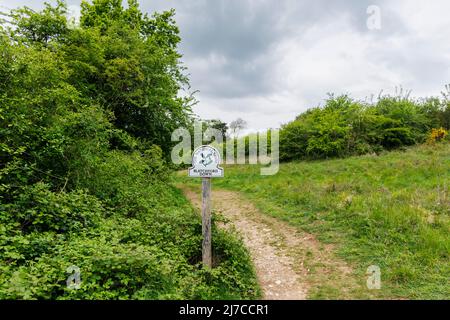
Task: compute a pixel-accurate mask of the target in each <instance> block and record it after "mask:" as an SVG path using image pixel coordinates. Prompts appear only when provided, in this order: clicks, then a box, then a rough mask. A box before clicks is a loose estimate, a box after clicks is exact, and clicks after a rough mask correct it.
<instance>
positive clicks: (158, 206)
mask: <svg viewBox="0 0 450 320" xmlns="http://www.w3.org/2000/svg"><path fill="white" fill-rule="evenodd" d="M65 12H66V5H65V3H64V2H62V1H58V2H57V5H56V6H55V7H52V6H50V5H48V4H47V5H45V8H44V10H43V11H41V12H35V11H31V10H30V9H26V8H24V9H20V10H16V11H14V12H13V15H12V16H13V19H14V22H15V23H16V24H17V28H15V29H9V30H8V29H7V27H4V28H2V27H0V92H1V93H0V299H169V298H173V299H183V298H190V299H195V298H217V299H219V298H224V297H228V298H254V297H257V296H258V291H257V283H256V280H255V279H256V277H255V274H254V272H253V269H252V267H251V264H250V261H249V258H248V254H247V253H246V252H245V250H244V248H243V247H242V245H241V244H240V243H238V242H236V241H234V240H233V239H234V238H233V236H230V235H226V234H222V233H220V232H218V231H215V232H217V234H216V235H215V236H214V241H215V242H214V247H215V248H216V250H217V253H216V254H217V256H220V261H218V263H217V266H216V268H215V269H214V270H204V269H203V268H202V265H201V262H200V261H199V259H198V257H199V254H201V252H199V251H200V250H201V249H200V248H201V235H202V234H201V221H200V218H199V215H198V214H197V213H196V212H194V210H193V209H192V208H191V206H190V205H189V204H188V202H187V200H186V199H184V197H183V196H182V194H181V193H180V192H179V191H177V190H176V189H174V188H173V187H172V186H171V185H170V181H169V180H168V170H169V169H168V165H167V163H166V161H165V159H166V157H167V154H168V153H167V150H169V148H170V145H171V142H170V133H171V132H172V130H173V129H174V128H175V127H178V126H182V125H183V124H184V123H186V122H189V121H190V116H191V110H190V107H189V101H190V100H189V99H185V98H181V97H179V96H178V90H179V88H180V87H181V86H183V84H185V83H187V79H186V78H185V76H184V75H183V72H182V71H183V68H182V67H181V65H180V61H179V57H180V55H179V54H178V53H177V49H176V46H177V43H178V42H179V40H180V39H179V37H178V28H177V27H176V25H175V23H174V20H173V18H172V17H173V14H174V13H173V12H172V11H170V12H164V13H161V14H155V15H154V16H153V17H152V18H149V17H147V16H143V15H142V14H141V12H140V11H139V9H138V7H137V3H136V1H129V6H128V8H127V9H124V8H123V7H122V5H121V1H115V0H105V1H93V3H92V4H89V3H88V2H83V6H82V19H81V22H82V23H81V26H80V27H72V28H69V26H68V23H67V20H66V17H65ZM71 266H76V267H78V268H79V270H80V273H81V274H80V276H81V281H82V282H81V286H80V288H79V289H78V290H73V289H70V288H69V287H68V286H67V283H66V282H67V280H68V278H69V276H70V275H71V273H68V271H67V270H68V269H67V268H69V267H71Z"/></svg>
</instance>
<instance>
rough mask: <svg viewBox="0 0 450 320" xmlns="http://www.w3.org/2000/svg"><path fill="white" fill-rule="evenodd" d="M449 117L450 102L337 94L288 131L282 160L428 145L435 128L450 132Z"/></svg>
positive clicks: (282, 142) (284, 131)
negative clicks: (361, 98) (363, 98)
mask: <svg viewBox="0 0 450 320" xmlns="http://www.w3.org/2000/svg"><path fill="white" fill-rule="evenodd" d="M448 115H449V113H448V102H447V100H446V99H438V98H429V99H422V100H412V99H410V98H408V97H392V96H382V97H380V98H379V99H378V100H377V102H376V103H374V104H368V103H363V102H358V101H355V100H353V99H351V98H350V97H349V96H347V95H343V96H338V97H335V96H333V95H331V96H330V97H329V98H328V99H327V100H326V102H325V105H324V106H323V107H317V108H313V109H310V110H308V111H306V112H305V113H303V114H301V115H300V116H298V117H297V119H295V120H294V121H292V122H290V123H288V124H286V125H284V126H283V127H282V130H281V132H280V157H281V159H282V160H294V159H311V158H312V159H321V158H329V157H346V156H351V155H359V154H366V153H374V152H375V153H378V152H380V151H381V150H392V149H395V148H399V147H404V146H409V145H413V144H417V143H422V142H424V141H425V140H426V138H427V134H428V132H429V131H430V130H431V128H433V127H436V126H443V127H444V126H446V127H447V128H448V121H449V120H450V119H449V118H448Z"/></svg>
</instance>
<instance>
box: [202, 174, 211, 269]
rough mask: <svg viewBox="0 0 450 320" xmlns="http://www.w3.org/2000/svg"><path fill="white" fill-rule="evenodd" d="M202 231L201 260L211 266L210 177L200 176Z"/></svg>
mask: <svg viewBox="0 0 450 320" xmlns="http://www.w3.org/2000/svg"><path fill="white" fill-rule="evenodd" d="M202 233H203V243H202V261H203V264H204V265H206V266H208V267H211V266H212V248H211V178H202Z"/></svg>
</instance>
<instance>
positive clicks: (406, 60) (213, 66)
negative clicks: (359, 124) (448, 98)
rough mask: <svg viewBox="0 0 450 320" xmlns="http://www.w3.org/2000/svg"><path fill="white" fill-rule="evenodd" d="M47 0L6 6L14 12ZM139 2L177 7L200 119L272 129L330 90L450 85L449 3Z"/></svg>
mask: <svg viewBox="0 0 450 320" xmlns="http://www.w3.org/2000/svg"><path fill="white" fill-rule="evenodd" d="M50 2H53V1H50ZM79 2H80V1H79V0H69V1H68V3H69V5H75V6H76V5H78V4H79ZM41 3H43V2H41V1H31V0H18V1H14V0H0V6H6V7H9V8H12V7H16V6H21V5H28V6H31V7H38V6H39V5H40V4H41ZM140 3H141V8H142V9H143V11H147V12H152V11H154V10H164V9H170V8H175V10H176V20H177V22H178V25H179V27H180V29H181V36H182V44H181V47H180V50H181V53H182V54H183V62H184V64H185V66H186V67H187V68H188V70H189V73H190V79H191V85H192V88H193V89H195V90H199V93H198V94H197V98H198V100H199V101H200V102H199V104H198V105H197V106H196V107H195V110H194V111H195V112H196V113H197V114H198V115H200V116H201V117H202V118H207V119H209V118H220V119H222V120H223V121H227V122H229V121H232V120H234V119H236V118H237V117H241V118H243V119H245V120H247V122H248V123H249V128H250V130H259V129H264V128H269V127H272V128H274V127H279V126H280V124H283V123H286V122H288V121H290V120H292V119H293V118H294V117H295V116H296V115H298V114H299V113H301V112H302V111H304V110H306V109H307V108H310V107H314V106H317V105H319V104H321V103H323V101H324V99H325V98H326V94H327V93H328V92H334V93H337V94H339V93H349V94H350V95H351V96H353V97H355V98H358V99H364V98H365V97H370V95H371V94H375V95H378V93H379V92H380V91H381V90H384V92H386V93H393V92H394V90H395V87H396V86H403V87H404V88H406V89H411V90H412V92H413V95H415V96H429V95H439V94H440V92H441V91H442V90H443V89H444V86H445V84H448V83H450V19H449V18H448V14H449V12H450V1H448V0H430V1H422V0H396V1H392V0H389V1H388V0H384V1H383V0H379V1H366V0H328V1H326V0H270V1H269V0H151V1H144V0H141V1H140ZM371 5H375V6H377V7H378V8H379V9H380V18H381V20H377V19H376V18H377V10H376V8H375V9H374V8H373V7H370V9H369V13H368V8H369V6H371ZM73 8H74V9H76V7H73ZM368 19H369V26H370V28H369V27H368ZM378 22H379V23H378ZM378 26H380V27H381V29H378V28H377V27H378Z"/></svg>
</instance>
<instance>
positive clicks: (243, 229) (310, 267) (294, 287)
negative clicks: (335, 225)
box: [178, 185, 360, 300]
mask: <svg viewBox="0 0 450 320" xmlns="http://www.w3.org/2000/svg"><path fill="white" fill-rule="evenodd" d="M178 187H179V188H181V189H182V190H183V192H184V194H185V196H186V197H187V198H188V199H189V200H190V201H191V202H192V203H193V205H194V206H196V207H197V208H199V209H200V208H201V197H200V194H199V193H198V191H197V192H196V191H194V190H193V189H191V188H190V187H187V186H180V185H179V186H178ZM212 210H213V212H215V213H216V214H221V215H222V216H223V217H224V218H225V220H227V222H226V223H220V225H219V227H222V228H235V229H236V231H237V232H238V233H239V234H240V235H241V236H242V238H243V241H244V244H245V246H246V247H247V248H248V250H249V252H250V255H251V257H252V260H253V263H254V266H255V269H256V273H257V276H258V280H259V283H260V286H261V288H262V290H263V299H266V300H303V299H306V298H307V297H308V296H309V294H308V293H311V294H313V296H314V294H317V292H320V290H319V291H318V289H319V288H322V289H325V290H326V289H327V288H328V289H329V288H332V289H333V290H337V291H338V297H339V298H340V299H347V298H351V297H352V292H353V290H354V289H355V288H357V287H359V286H360V284H358V281H357V279H355V277H354V275H353V270H352V269H351V268H350V267H349V266H348V265H347V264H346V263H345V262H344V261H343V260H341V259H339V258H338V257H337V256H336V255H335V253H334V251H335V250H334V249H335V248H334V246H333V245H330V244H323V243H321V242H319V241H318V240H316V239H315V237H314V236H313V235H311V234H308V233H305V232H301V231H299V230H298V229H296V228H293V227H291V226H290V225H288V224H287V223H285V222H283V221H281V220H278V219H276V218H273V217H270V216H268V215H265V214H263V213H261V212H260V211H259V210H258V209H257V208H256V207H255V206H254V205H253V204H252V203H250V202H249V201H248V200H246V199H245V198H243V197H242V196H241V195H240V194H239V193H238V192H233V191H225V190H219V189H214V188H213V190H212ZM327 295H328V294H327ZM331 297H333V296H331ZM334 297H336V296H334ZM322 298H324V296H322Z"/></svg>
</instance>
